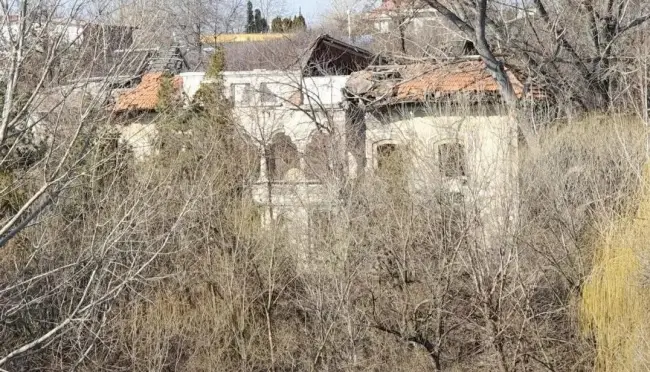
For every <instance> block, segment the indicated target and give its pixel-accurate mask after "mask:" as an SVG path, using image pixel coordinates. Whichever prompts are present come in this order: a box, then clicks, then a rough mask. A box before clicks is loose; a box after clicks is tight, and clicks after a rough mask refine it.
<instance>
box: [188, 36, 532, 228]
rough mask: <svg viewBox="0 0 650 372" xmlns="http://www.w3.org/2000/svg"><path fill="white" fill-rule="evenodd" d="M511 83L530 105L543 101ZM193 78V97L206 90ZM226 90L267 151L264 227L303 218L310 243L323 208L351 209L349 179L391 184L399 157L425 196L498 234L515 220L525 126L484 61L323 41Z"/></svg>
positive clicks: (296, 223)
mask: <svg viewBox="0 0 650 372" xmlns="http://www.w3.org/2000/svg"><path fill="white" fill-rule="evenodd" d="M508 75H509V77H510V80H511V82H512V84H513V87H514V89H515V92H516V94H517V95H518V96H519V97H521V98H523V99H531V98H534V97H535V94H536V92H535V91H534V90H532V89H530V87H528V86H527V85H526V84H524V83H522V81H523V79H520V78H519V77H518V75H516V74H515V73H514V72H513V71H508ZM181 77H182V78H183V89H184V91H185V94H186V95H187V96H188V97H191V96H192V95H193V93H194V92H196V90H197V89H198V87H199V86H200V84H202V83H205V82H206V81H204V80H203V74H202V73H186V74H181ZM224 83H225V84H224V85H225V93H226V96H228V97H230V99H231V100H232V102H233V104H234V108H235V113H236V115H237V117H238V119H239V122H240V124H241V126H242V129H243V130H244V131H245V132H246V133H247V135H249V136H250V137H251V138H253V139H254V141H255V143H256V144H257V146H258V147H259V156H260V159H259V160H260V169H261V173H260V177H259V179H258V180H257V182H255V183H254V185H253V195H254V198H255V200H256V202H257V203H258V204H259V205H261V206H264V208H265V219H264V221H265V223H267V224H268V223H271V221H272V220H276V219H280V218H281V219H282V220H284V221H291V222H290V223H291V227H292V229H293V231H295V232H296V236H297V237H298V238H297V239H299V240H303V239H308V231H309V229H310V228H309V225H310V224H311V223H312V222H313V221H312V213H311V212H312V211H319V210H321V211H322V210H327V209H328V208H332V207H333V206H335V205H336V203H337V202H338V201H339V198H340V195H339V193H340V191H341V182H348V181H350V180H354V179H357V178H359V177H360V176H364V177H366V178H368V177H371V178H372V177H380V176H381V173H382V168H384V167H386V164H388V163H389V161H388V159H389V158H391V157H394V155H395V154H397V153H399V154H400V157H399V159H400V162H399V163H400V167H403V170H402V173H403V174H405V175H406V177H407V179H408V187H409V188H410V189H411V191H412V194H413V195H422V196H424V197H426V195H427V194H432V193H440V192H444V193H446V194H448V195H450V197H452V198H454V199H455V200H464V202H465V203H472V205H474V206H476V208H477V209H478V210H480V212H477V214H478V215H477V216H476V217H477V218H478V219H480V220H484V221H489V224H488V223H486V224H485V225H486V226H487V225H490V226H489V228H490V229H499V228H500V227H499V226H500V225H503V224H507V223H509V221H510V220H512V219H513V218H514V217H515V214H516V213H515V212H514V211H513V210H512V207H513V206H512V203H511V201H513V200H514V197H513V195H516V177H517V149H518V135H517V127H516V125H515V123H514V121H513V120H512V118H511V117H510V116H509V114H508V111H507V110H506V109H505V108H504V107H502V105H501V98H500V95H499V87H498V84H497V82H496V81H495V80H494V79H493V78H492V77H491V76H490V75H489V74H488V73H487V71H486V70H485V66H484V64H483V63H482V62H481V61H480V59H478V58H475V57H474V58H471V57H464V58H461V59H459V60H450V61H446V62H444V63H418V64H398V63H395V62H392V61H390V60H389V59H387V58H384V57H381V56H377V55H374V54H373V53H370V52H368V51H365V50H362V49H359V48H357V47H354V46H351V45H349V44H346V43H343V42H340V41H337V40H334V39H332V38H330V37H328V36H322V37H320V38H318V39H317V40H316V41H315V42H314V43H313V44H312V46H311V47H310V48H309V49H308V52H307V53H306V55H305V57H304V58H303V59H302V60H301V61H300V63H299V64H298V65H297V66H294V68H293V69H291V70H289V71H284V70H261V69H255V70H251V71H227V72H225V73H224ZM342 180H343V181H342ZM269 185H270V186H271V187H268V186H269ZM301 232H302V233H301Z"/></svg>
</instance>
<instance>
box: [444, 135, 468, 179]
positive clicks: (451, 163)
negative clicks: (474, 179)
mask: <svg viewBox="0 0 650 372" xmlns="http://www.w3.org/2000/svg"><path fill="white" fill-rule="evenodd" d="M438 159H439V165H440V172H441V173H442V174H443V175H444V176H445V177H463V176H465V146H463V145H462V144H460V143H445V144H441V145H439V146H438Z"/></svg>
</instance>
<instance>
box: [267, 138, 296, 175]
mask: <svg viewBox="0 0 650 372" xmlns="http://www.w3.org/2000/svg"><path fill="white" fill-rule="evenodd" d="M266 164H267V168H268V177H269V179H270V180H272V181H281V180H283V179H284V178H285V176H286V174H287V172H288V171H289V170H290V169H294V168H296V169H299V168H300V156H299V155H298V148H297V147H296V145H294V144H293V142H292V141H291V138H290V137H289V136H287V135H286V134H284V133H277V134H276V135H274V136H273V139H272V140H271V145H270V146H269V149H268V152H267V154H266Z"/></svg>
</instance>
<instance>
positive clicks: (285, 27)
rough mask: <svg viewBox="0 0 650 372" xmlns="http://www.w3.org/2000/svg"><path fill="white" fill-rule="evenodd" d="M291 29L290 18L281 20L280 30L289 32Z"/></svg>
mask: <svg viewBox="0 0 650 372" xmlns="http://www.w3.org/2000/svg"><path fill="white" fill-rule="evenodd" d="M292 29H293V27H292V22H291V18H285V19H283V20H282V32H291V30H292Z"/></svg>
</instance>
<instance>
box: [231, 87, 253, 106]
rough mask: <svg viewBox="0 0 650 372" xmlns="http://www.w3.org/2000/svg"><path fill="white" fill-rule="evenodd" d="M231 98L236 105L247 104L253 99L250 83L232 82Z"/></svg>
mask: <svg viewBox="0 0 650 372" xmlns="http://www.w3.org/2000/svg"><path fill="white" fill-rule="evenodd" d="M230 99H231V100H232V102H233V103H234V104H235V105H236V106H240V105H241V106H246V105H248V104H250V101H251V85H250V84H232V85H231V86H230Z"/></svg>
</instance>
